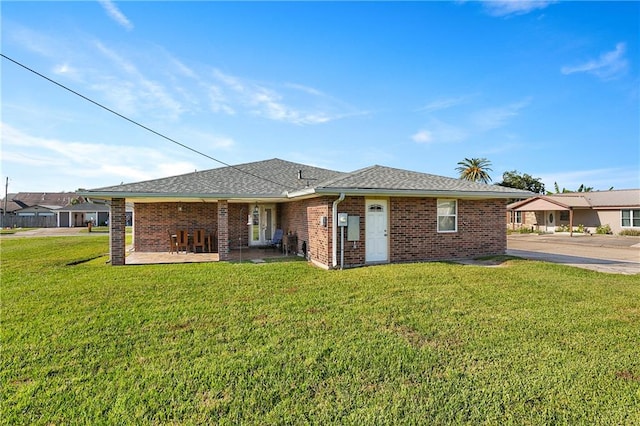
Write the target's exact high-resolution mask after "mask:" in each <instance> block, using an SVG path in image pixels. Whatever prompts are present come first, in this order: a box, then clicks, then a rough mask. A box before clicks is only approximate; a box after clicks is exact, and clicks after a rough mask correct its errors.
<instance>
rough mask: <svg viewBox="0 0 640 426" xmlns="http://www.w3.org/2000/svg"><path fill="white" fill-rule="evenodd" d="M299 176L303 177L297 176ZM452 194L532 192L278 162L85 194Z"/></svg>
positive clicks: (387, 171) (374, 169) (379, 169)
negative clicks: (344, 171) (348, 171)
mask: <svg viewBox="0 0 640 426" xmlns="http://www.w3.org/2000/svg"><path fill="white" fill-rule="evenodd" d="M299 173H301V175H302V179H300V178H299ZM338 192H349V193H352V194H353V193H369V194H371V193H378V194H384V193H387V194H391V193H393V194H398V193H400V194H402V193H406V194H410V195H440V194H455V195H469V196H486V197H501V198H526V197H529V196H531V195H532V193H531V192H528V191H522V190H518V189H513V188H506V187H502V186H498V185H487V184H482V183H475V182H469V181H465V180H461V179H455V178H449V177H444V176H437V175H432V174H428V173H420V172H413V171H409V170H402V169H396V168H391V167H384V166H378V165H376V166H371V167H367V168H364V169H360V170H356V171H354V172H351V173H343V172H338V171H334V170H327V169H322V168H318V167H312V166H307V165H305V164H299V163H292V162H289V161H284V160H281V159H278V158H274V159H271V160H265V161H258V162H255V163H246V164H240V165H237V166H229V167H221V168H217V169H211V170H204V171H198V172H194V173H188V174H184V175H179V176H172V177H167V178H162V179H155V180H148V181H144V182H137V183H128V184H121V185H115V186H109V187H104V188H97V189H92V190H90V191H89V192H88V193H87V195H89V196H94V197H95V196H96V195H103V196H107V195H112V196H116V195H120V196H124V197H133V196H149V197H153V196H184V197H189V196H191V197H212V198H213V197H220V198H221V197H225V198H234V197H236V198H284V197H290V198H295V197H298V196H306V195H310V194H314V193H325V194H326V193H338Z"/></svg>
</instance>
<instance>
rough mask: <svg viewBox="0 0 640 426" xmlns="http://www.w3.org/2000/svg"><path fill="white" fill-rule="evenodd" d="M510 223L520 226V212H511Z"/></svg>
mask: <svg viewBox="0 0 640 426" xmlns="http://www.w3.org/2000/svg"><path fill="white" fill-rule="evenodd" d="M511 223H516V224H522V212H521V211H515V210H514V211H512V212H511Z"/></svg>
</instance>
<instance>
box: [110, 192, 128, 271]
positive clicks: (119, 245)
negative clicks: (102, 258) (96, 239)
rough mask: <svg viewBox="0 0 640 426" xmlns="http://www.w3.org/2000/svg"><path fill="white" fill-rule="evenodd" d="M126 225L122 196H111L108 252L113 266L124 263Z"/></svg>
mask: <svg viewBox="0 0 640 426" xmlns="http://www.w3.org/2000/svg"><path fill="white" fill-rule="evenodd" d="M126 225H127V213H126V211H125V202H124V198H112V199H111V214H110V215H109V240H110V241H109V254H110V257H111V265H113V266H118V265H124V257H125V252H126V241H125V236H126V232H125V229H126Z"/></svg>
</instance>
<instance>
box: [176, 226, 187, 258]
mask: <svg viewBox="0 0 640 426" xmlns="http://www.w3.org/2000/svg"><path fill="white" fill-rule="evenodd" d="M177 235H178V244H177V251H178V252H180V249H184V252H185V253H186V252H187V251H189V233H188V232H187V231H186V230H185V229H180V230H179V231H178V234H177Z"/></svg>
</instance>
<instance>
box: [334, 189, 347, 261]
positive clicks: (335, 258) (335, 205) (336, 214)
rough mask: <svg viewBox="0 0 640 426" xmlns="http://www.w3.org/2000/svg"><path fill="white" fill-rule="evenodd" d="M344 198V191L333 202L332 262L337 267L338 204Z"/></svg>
mask: <svg viewBox="0 0 640 426" xmlns="http://www.w3.org/2000/svg"><path fill="white" fill-rule="evenodd" d="M342 200H344V192H341V193H340V197H339V198H338V199H337V200H335V201H334V202H333V211H332V214H331V217H332V219H331V222H332V224H331V227H332V229H331V248H332V250H331V251H332V255H333V258H332V264H333V267H334V268H336V267H337V266H338V204H340V203H341V202H342Z"/></svg>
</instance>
